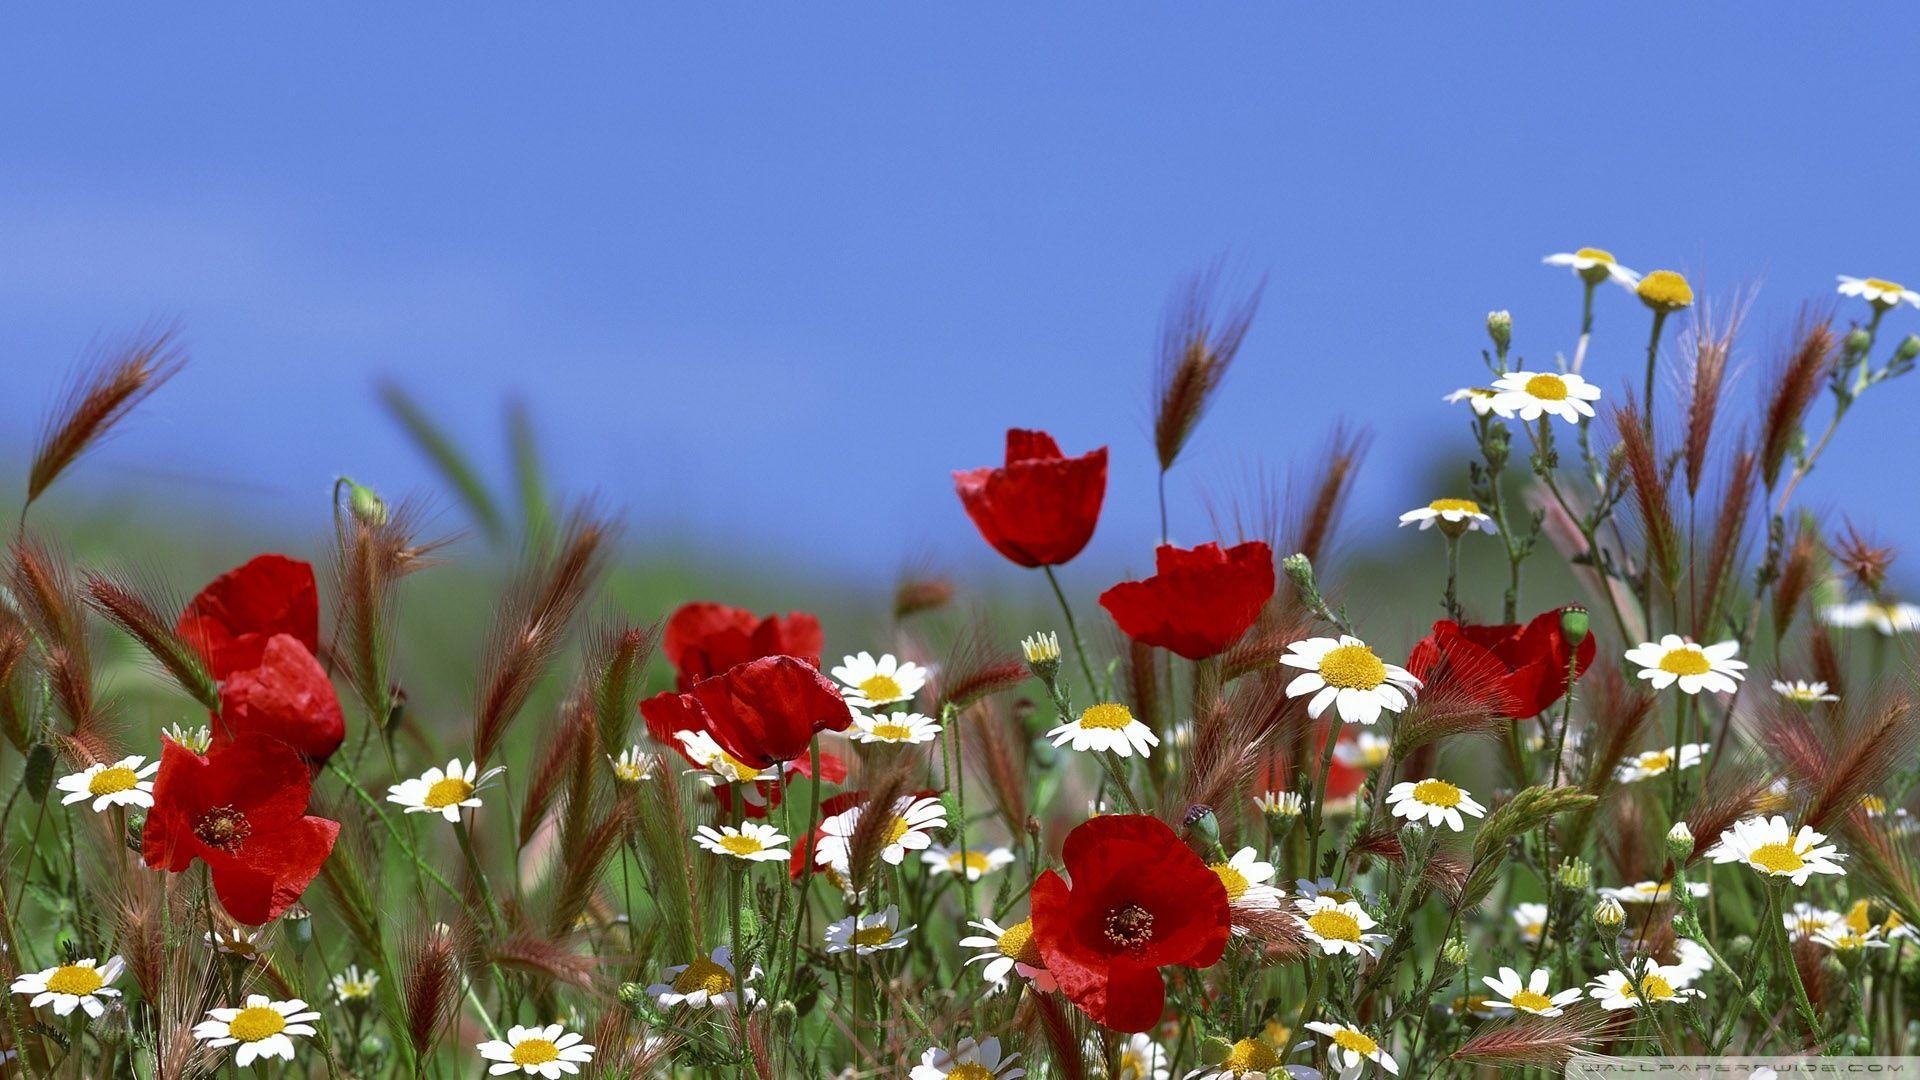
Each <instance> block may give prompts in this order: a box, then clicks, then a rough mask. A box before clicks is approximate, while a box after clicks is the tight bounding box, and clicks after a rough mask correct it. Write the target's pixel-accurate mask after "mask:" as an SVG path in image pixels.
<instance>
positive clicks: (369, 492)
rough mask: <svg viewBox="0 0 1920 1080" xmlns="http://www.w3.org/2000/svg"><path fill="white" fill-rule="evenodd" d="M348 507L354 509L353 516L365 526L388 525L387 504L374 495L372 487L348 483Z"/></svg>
mask: <svg viewBox="0 0 1920 1080" xmlns="http://www.w3.org/2000/svg"><path fill="white" fill-rule="evenodd" d="M347 505H348V506H349V507H351V508H352V510H353V516H354V517H356V518H358V519H360V521H361V523H362V524H365V525H385V524H386V523H387V504H386V501H385V500H384V499H382V498H380V496H378V495H376V494H374V491H373V489H372V488H370V487H363V486H361V485H359V484H356V483H354V482H353V481H351V480H349V481H347Z"/></svg>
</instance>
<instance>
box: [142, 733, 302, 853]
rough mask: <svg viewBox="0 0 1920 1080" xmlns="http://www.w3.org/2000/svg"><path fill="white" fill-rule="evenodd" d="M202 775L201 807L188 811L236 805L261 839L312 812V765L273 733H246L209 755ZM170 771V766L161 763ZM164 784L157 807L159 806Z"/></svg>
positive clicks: (156, 789)
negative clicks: (309, 805)
mask: <svg viewBox="0 0 1920 1080" xmlns="http://www.w3.org/2000/svg"><path fill="white" fill-rule="evenodd" d="M206 761H207V767H206V768H205V769H204V770H202V771H201V773H200V777H199V780H200V783H199V790H198V792H197V795H198V798H199V802H198V805H194V806H185V807H183V809H184V810H185V812H186V813H188V814H189V815H191V816H194V817H198V815H199V814H200V813H201V812H203V811H205V810H207V809H209V808H212V807H217V806H230V807H232V808H234V809H235V810H238V811H239V812H241V813H242V814H245V815H246V817H247V824H248V826H249V827H250V828H251V829H252V831H253V833H254V834H255V835H259V834H265V833H271V832H274V831H275V830H278V829H280V828H282V827H283V826H285V825H286V824H287V823H288V822H291V821H298V820H299V819H300V818H301V817H303V816H304V815H305V814H306V812H307V799H308V796H309V795H311V794H312V791H313V774H312V772H311V771H310V770H309V769H308V768H307V763H306V762H305V761H304V760H302V759H301V757H300V755H299V754H298V753H297V752H296V751H295V750H294V749H293V748H292V747H291V746H288V745H287V744H286V743H284V742H281V741H280V740H279V739H276V738H273V737H272V736H270V735H261V734H246V735H241V736H238V737H237V738H235V739H233V740H232V741H230V742H228V743H226V744H224V745H222V746H220V747H217V748H215V749H213V750H212V751H210V752H209V753H208V755H207V759H206ZM161 768H162V769H163V770H164V769H165V768H166V766H165V764H164V763H163V764H162V765H161ZM159 802H160V799H159V791H158V785H157V784H156V785H155V792H154V804H155V805H156V806H157V805H159Z"/></svg>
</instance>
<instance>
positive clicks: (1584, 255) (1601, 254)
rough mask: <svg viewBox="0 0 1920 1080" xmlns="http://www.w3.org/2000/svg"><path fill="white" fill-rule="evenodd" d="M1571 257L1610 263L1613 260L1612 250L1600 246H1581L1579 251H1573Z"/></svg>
mask: <svg viewBox="0 0 1920 1080" xmlns="http://www.w3.org/2000/svg"><path fill="white" fill-rule="evenodd" d="M1573 257H1574V258H1576V259H1591V260H1593V261H1594V262H1603V263H1610V262H1612V261H1613V252H1611V251H1607V250H1604V249H1602V248H1581V249H1580V250H1579V251H1576V252H1574V253H1573Z"/></svg>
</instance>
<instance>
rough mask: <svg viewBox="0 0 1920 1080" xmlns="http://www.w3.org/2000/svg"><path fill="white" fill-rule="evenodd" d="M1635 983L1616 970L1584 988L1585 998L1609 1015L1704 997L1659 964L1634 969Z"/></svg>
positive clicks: (1681, 978)
mask: <svg viewBox="0 0 1920 1080" xmlns="http://www.w3.org/2000/svg"><path fill="white" fill-rule="evenodd" d="M1634 970H1635V971H1636V972H1638V973H1639V978H1638V979H1633V978H1629V977H1628V976H1627V973H1626V972H1624V971H1620V970H1618V969H1615V970H1613V971H1609V972H1607V973H1605V974H1603V975H1601V976H1600V977H1599V978H1597V979H1595V980H1593V981H1592V982H1590V983H1588V984H1587V996H1588V997H1590V998H1592V999H1594V1000H1595V1001H1598V1002H1599V1003H1600V1007H1601V1008H1603V1009H1606V1010H1608V1011H1609V1012H1611V1011H1614V1010H1618V1009H1639V1008H1644V1007H1647V1006H1650V1005H1669V1004H1672V1003H1674V1002H1677V1001H1681V1000H1684V999H1686V998H1697V997H1704V996H1705V995H1703V994H1702V993H1701V992H1700V991H1698V990H1695V989H1692V988H1691V987H1688V986H1687V985H1686V982H1687V980H1686V978H1685V977H1684V975H1683V973H1682V972H1679V971H1676V970H1675V969H1673V968H1670V967H1662V966H1660V965H1659V964H1645V965H1635V966H1634Z"/></svg>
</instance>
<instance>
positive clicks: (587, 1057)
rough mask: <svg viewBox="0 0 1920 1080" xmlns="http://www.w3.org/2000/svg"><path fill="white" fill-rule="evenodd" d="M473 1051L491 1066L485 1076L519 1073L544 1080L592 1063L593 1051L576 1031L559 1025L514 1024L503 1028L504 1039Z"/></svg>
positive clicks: (550, 1079)
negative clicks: (477, 1051)
mask: <svg viewBox="0 0 1920 1080" xmlns="http://www.w3.org/2000/svg"><path fill="white" fill-rule="evenodd" d="M476 1049H478V1050H479V1051H480V1056H481V1057H483V1058H486V1059H487V1060H488V1061H491V1062H494V1063H495V1064H494V1065H493V1066H492V1067H490V1068H488V1069H487V1075H488V1076H505V1075H507V1074H508V1073H522V1074H524V1075H527V1076H543V1077H546V1080H554V1078H555V1077H557V1076H559V1075H561V1074H562V1073H577V1072H579V1071H580V1066H582V1065H584V1064H586V1063H587V1062H589V1061H592V1060H593V1051H594V1047H593V1044H591V1043H586V1042H582V1041H581V1035H580V1033H579V1032H575V1031H568V1030H567V1029H566V1026H565V1025H563V1024H548V1025H547V1026H546V1027H521V1026H520V1025H518V1024H515V1025H514V1026H513V1027H510V1028H508V1029H507V1037H506V1038H504V1039H494V1040H492V1041H490V1042H483V1043H481V1044H480V1045H479V1046H478V1047H476Z"/></svg>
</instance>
